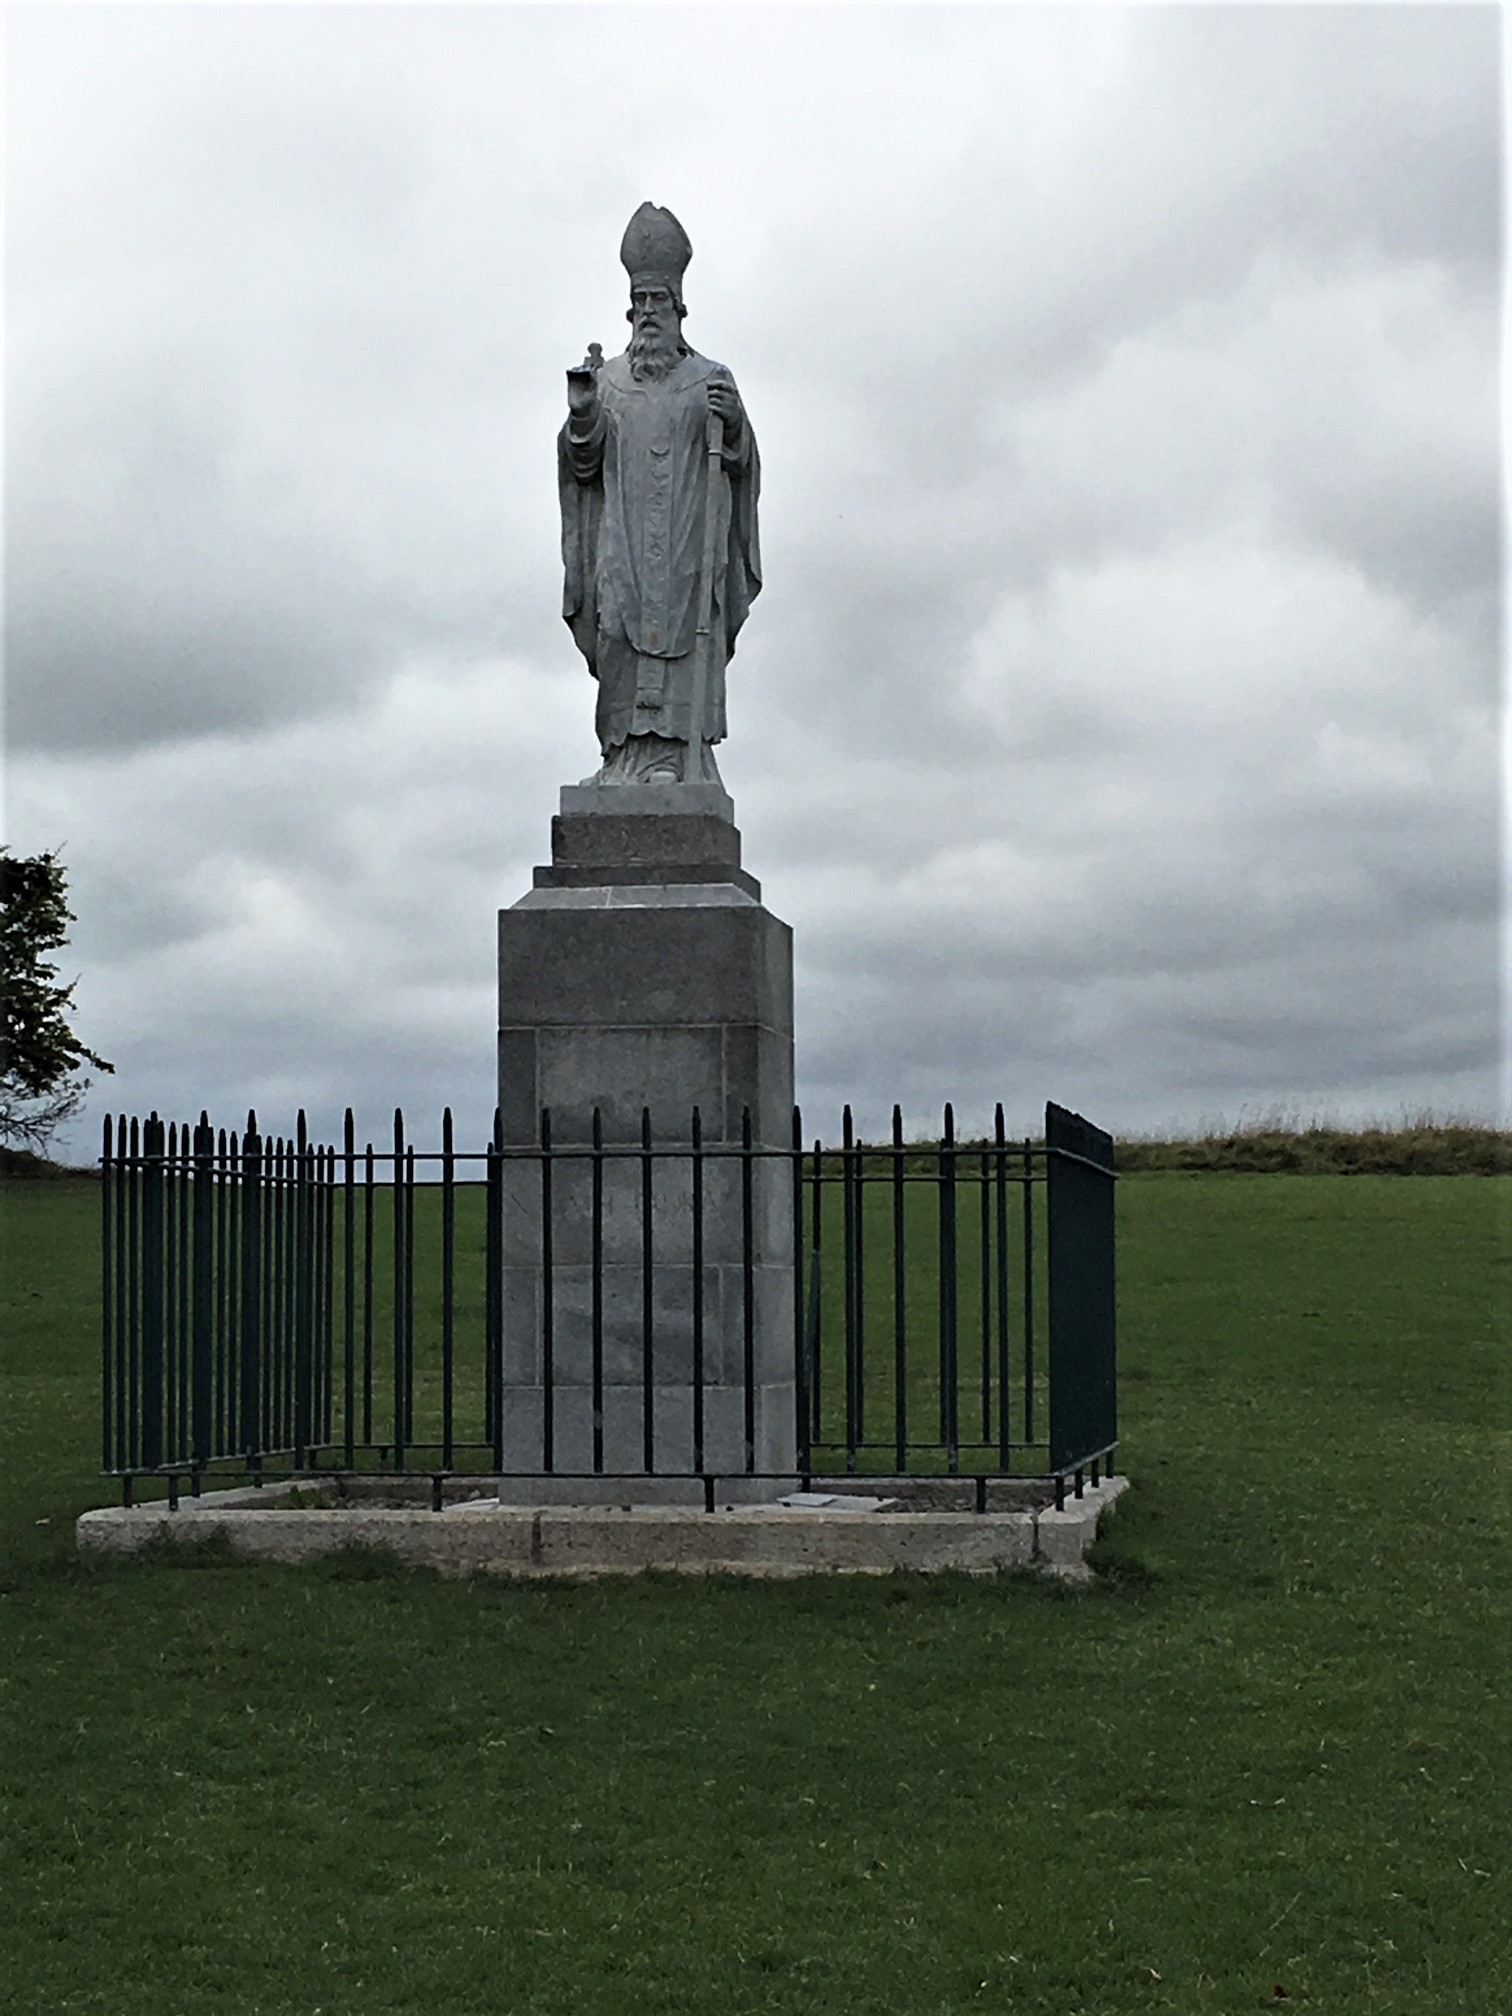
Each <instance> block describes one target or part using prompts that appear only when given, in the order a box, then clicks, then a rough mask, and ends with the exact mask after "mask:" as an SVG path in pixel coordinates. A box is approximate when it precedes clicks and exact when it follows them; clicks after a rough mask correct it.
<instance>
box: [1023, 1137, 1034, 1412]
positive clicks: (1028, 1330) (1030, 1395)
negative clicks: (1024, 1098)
mask: <svg viewBox="0 0 1512 2016" xmlns="http://www.w3.org/2000/svg"><path fill="white" fill-rule="evenodd" d="M1024 1440H1025V1441H1026V1442H1032V1441H1033V1440H1034V1144H1033V1142H1031V1141H1030V1140H1029V1139H1028V1138H1027V1136H1026V1137H1025V1141H1024Z"/></svg>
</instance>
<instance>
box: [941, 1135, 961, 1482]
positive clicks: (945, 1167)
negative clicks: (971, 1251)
mask: <svg viewBox="0 0 1512 2016" xmlns="http://www.w3.org/2000/svg"><path fill="white" fill-rule="evenodd" d="M956 1201H957V1200H956V1146H955V1111H954V1108H953V1107H951V1106H950V1105H948V1104H947V1105H946V1108H945V1126H944V1131H943V1132H942V1134H941V1136H940V1406H941V1413H942V1415H943V1416H944V1419H943V1423H942V1427H943V1431H944V1442H945V1453H946V1460H947V1463H948V1466H949V1469H950V1474H951V1475H952V1476H954V1475H955V1474H956V1472H957V1471H958V1470H959V1469H960V1467H961V1456H960V1442H961V1430H960V1398H961V1396H960V1383H959V1376H960V1375H959V1364H958V1359H957V1342H958V1340H957V1336H956V1260H957V1239H956Z"/></svg>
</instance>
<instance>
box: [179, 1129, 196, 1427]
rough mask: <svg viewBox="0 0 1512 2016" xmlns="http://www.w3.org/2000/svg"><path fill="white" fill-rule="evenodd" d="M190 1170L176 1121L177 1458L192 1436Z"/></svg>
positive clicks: (186, 1137)
mask: <svg viewBox="0 0 1512 2016" xmlns="http://www.w3.org/2000/svg"><path fill="white" fill-rule="evenodd" d="M193 1172H194V1164H193V1160H192V1154H191V1149H190V1133H189V1123H188V1122H187V1121H186V1120H181V1121H180V1122H179V1153H178V1171H177V1174H176V1176H175V1178H174V1181H175V1183H176V1184H177V1187H178V1193H179V1194H178V1221H179V1274H178V1298H179V1313H178V1374H179V1393H178V1423H179V1432H178V1443H177V1445H176V1446H177V1454H178V1456H179V1459H180V1461H182V1460H183V1459H184V1458H186V1457H188V1456H189V1453H190V1450H191V1447H192V1444H193V1439H194V1419H193V1393H192V1387H191V1365H190V1354H191V1350H192V1343H193V1334H194V1332H193V1314H194V1272H193V1264H192V1262H193V1252H194V1246H193V1230H192V1205H193Z"/></svg>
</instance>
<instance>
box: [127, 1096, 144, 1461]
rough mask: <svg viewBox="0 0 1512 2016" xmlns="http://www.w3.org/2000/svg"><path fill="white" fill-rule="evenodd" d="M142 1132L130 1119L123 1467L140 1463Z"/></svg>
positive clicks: (133, 1117)
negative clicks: (124, 1449)
mask: <svg viewBox="0 0 1512 2016" xmlns="http://www.w3.org/2000/svg"><path fill="white" fill-rule="evenodd" d="M141 1137H142V1130H141V1129H140V1128H139V1126H138V1123H137V1119H136V1116H135V1115H133V1116H132V1121H131V1133H130V1136H129V1137H128V1147H127V1154H128V1157H129V1165H130V1170H131V1176H130V1181H129V1184H128V1186H127V1192H126V1310H127V1317H126V1427H127V1447H126V1467H127V1469H129V1470H135V1469H136V1468H137V1466H138V1465H139V1464H140V1462H141V1460H142V1370H141V1368H142V1356H141V1342H142V1244H141V1232H142V1182H143V1179H142V1153H141Z"/></svg>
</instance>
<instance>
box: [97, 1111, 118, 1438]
mask: <svg viewBox="0 0 1512 2016" xmlns="http://www.w3.org/2000/svg"><path fill="white" fill-rule="evenodd" d="M114 1142H115V1122H114V1120H113V1119H112V1117H111V1115H110V1114H108V1113H107V1114H106V1116H105V1130H104V1139H103V1141H102V1142H101V1144H100V1468H101V1469H102V1470H111V1469H114V1468H115V1467H116V1466H115V1465H114V1464H112V1462H111V1460H110V1440H111V1438H110V1429H111V1416H112V1412H113V1406H114V1398H115V1396H114V1393H113V1390H112V1387H113V1380H112V1371H113V1361H114V1350H113V1346H114V1342H115V1297H114V1288H115V1251H114V1241H113V1239H112V1238H111V1233H112V1231H113V1230H114V1225H115V1220H114V1215H113V1213H112V1210H111V1206H112V1204H113V1203H114V1201H115V1199H114V1197H113V1195H112V1185H113V1184H114V1182H115V1166H114V1161H113V1158H112V1153H111V1151H112V1148H113V1146H114Z"/></svg>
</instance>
